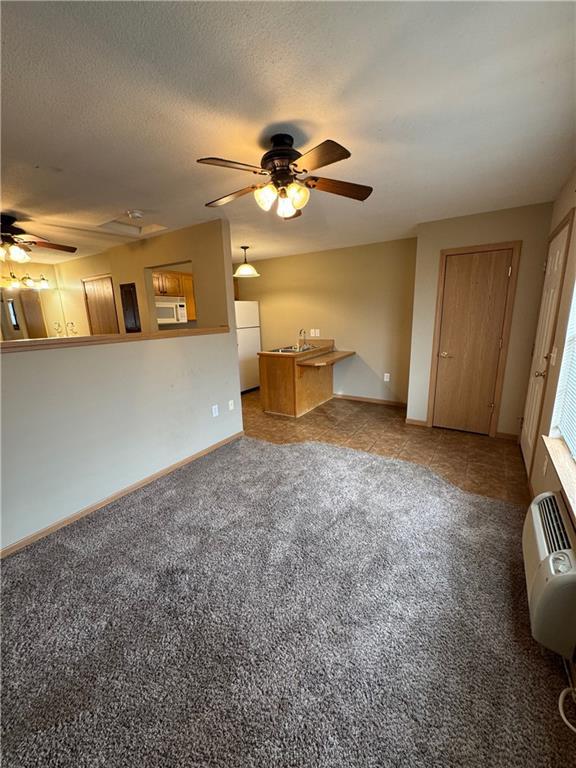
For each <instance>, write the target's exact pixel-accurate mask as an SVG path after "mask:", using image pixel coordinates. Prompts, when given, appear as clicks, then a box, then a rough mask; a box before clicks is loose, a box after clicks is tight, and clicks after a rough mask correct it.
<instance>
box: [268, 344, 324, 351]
mask: <svg viewBox="0 0 576 768" xmlns="http://www.w3.org/2000/svg"><path fill="white" fill-rule="evenodd" d="M310 349H316V347H315V346H314V345H313V344H303V345H302V346H301V347H297V346H292V347H278V349H272V350H271V352H308V350H310Z"/></svg>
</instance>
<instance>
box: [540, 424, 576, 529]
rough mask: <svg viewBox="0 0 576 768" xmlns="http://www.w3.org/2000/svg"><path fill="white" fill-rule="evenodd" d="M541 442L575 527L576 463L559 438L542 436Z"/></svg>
mask: <svg viewBox="0 0 576 768" xmlns="http://www.w3.org/2000/svg"><path fill="white" fill-rule="evenodd" d="M542 440H543V441H544V445H545V446H546V451H547V453H548V456H549V458H550V461H551V462H552V466H553V467H554V469H555V471H556V474H557V475H558V479H559V480H560V485H561V486H562V491H563V493H564V497H565V499H566V502H567V503H568V506H569V508H570V512H571V513H572V519H573V522H574V524H575V525H576V461H574V459H573V458H572V454H571V453H570V451H569V449H568V446H567V445H566V443H565V442H564V440H562V438H561V437H546V436H545V435H543V436H542Z"/></svg>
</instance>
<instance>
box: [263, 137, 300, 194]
mask: <svg viewBox="0 0 576 768" xmlns="http://www.w3.org/2000/svg"><path fill="white" fill-rule="evenodd" d="M270 141H271V143H272V149H270V150H268V152H266V154H265V155H263V156H262V160H261V161H260V165H261V166H262V168H264V169H265V170H266V171H269V172H270V176H271V179H272V181H273V183H274V185H275V186H276V187H285V186H287V185H288V184H290V182H291V181H293V180H294V172H293V171H292V169H291V168H290V166H291V165H292V163H295V162H296V160H298V158H299V157H301V156H302V155H301V153H300V152H298V150H297V149H294V147H293V144H294V139H293V138H292V136H290V134H288V133H275V134H274V136H272V138H271V139H270Z"/></svg>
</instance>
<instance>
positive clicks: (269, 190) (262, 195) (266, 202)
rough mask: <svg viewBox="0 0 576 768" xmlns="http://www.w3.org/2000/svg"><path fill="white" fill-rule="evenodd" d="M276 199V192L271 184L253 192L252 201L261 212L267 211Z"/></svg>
mask: <svg viewBox="0 0 576 768" xmlns="http://www.w3.org/2000/svg"><path fill="white" fill-rule="evenodd" d="M277 197H278V190H277V189H276V187H275V186H274V184H272V183H270V184H266V186H265V187H258V189H255V190H254V199H255V200H256V202H257V203H258V205H259V206H260V208H262V210H263V211H269V210H270V208H272V206H273V205H274V201H275V200H276V198H277Z"/></svg>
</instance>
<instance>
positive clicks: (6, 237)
mask: <svg viewBox="0 0 576 768" xmlns="http://www.w3.org/2000/svg"><path fill="white" fill-rule="evenodd" d="M0 219H1V225H2V227H1V230H2V231H1V232H0V239H1V246H0V260H1V261H5V260H6V259H9V260H10V261H17V262H19V263H20V264H23V263H24V262H26V261H31V260H32V258H31V256H30V255H29V253H30V251H31V246H36V247H37V248H52V249H53V250H55V251H64V252H65V253H76V250H77V249H76V248H74V246H72V245H61V244H59V243H52V242H50V241H49V240H44V239H43V238H41V237H37V236H36V235H33V234H31V233H30V232H26V230H25V229H22V228H21V227H17V226H16V222H17V221H18V219H17V217H16V216H12V215H10V214H8V213H2V214H0Z"/></svg>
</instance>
